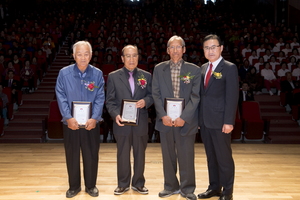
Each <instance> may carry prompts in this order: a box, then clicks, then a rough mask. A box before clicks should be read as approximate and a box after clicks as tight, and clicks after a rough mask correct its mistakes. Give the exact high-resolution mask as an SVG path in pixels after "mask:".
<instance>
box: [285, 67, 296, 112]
mask: <svg viewBox="0 0 300 200" xmlns="http://www.w3.org/2000/svg"><path fill="white" fill-rule="evenodd" d="M285 77H286V80H283V81H281V82H280V86H281V92H282V93H283V94H282V95H285V97H286V105H284V106H285V108H286V111H287V112H289V111H291V106H292V105H294V104H297V103H298V102H300V93H294V89H297V88H300V86H299V82H298V81H296V80H293V79H292V73H291V72H286V74H285Z"/></svg>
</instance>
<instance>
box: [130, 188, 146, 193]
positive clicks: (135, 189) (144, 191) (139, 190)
mask: <svg viewBox="0 0 300 200" xmlns="http://www.w3.org/2000/svg"><path fill="white" fill-rule="evenodd" d="M131 188H132V189H133V190H134V191H137V192H138V193H140V194H148V189H147V188H146V187H145V186H143V187H134V186H132V187H131Z"/></svg>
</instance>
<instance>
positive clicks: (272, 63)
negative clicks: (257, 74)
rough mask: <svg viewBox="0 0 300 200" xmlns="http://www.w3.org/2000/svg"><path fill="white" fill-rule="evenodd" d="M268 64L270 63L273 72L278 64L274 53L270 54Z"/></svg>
mask: <svg viewBox="0 0 300 200" xmlns="http://www.w3.org/2000/svg"><path fill="white" fill-rule="evenodd" d="M270 65H271V67H272V70H273V72H275V71H276V65H280V63H279V62H277V60H276V56H275V55H272V56H271V58H270Z"/></svg>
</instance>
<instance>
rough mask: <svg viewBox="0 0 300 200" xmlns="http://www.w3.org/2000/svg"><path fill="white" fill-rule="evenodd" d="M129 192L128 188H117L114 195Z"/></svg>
mask: <svg viewBox="0 0 300 200" xmlns="http://www.w3.org/2000/svg"><path fill="white" fill-rule="evenodd" d="M128 190H129V187H117V188H116V189H115V191H114V194H116V195H121V194H124V193H125V192H127V191H128Z"/></svg>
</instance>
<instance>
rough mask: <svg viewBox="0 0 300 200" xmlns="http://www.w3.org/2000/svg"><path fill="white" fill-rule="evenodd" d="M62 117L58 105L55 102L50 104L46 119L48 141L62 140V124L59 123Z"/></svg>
mask: <svg viewBox="0 0 300 200" xmlns="http://www.w3.org/2000/svg"><path fill="white" fill-rule="evenodd" d="M61 120H62V116H61V114H60V111H59V108H58V103H57V101H56V100H53V101H51V102H50V106H49V114H48V119H47V126H46V127H47V132H48V138H50V139H61V138H63V124H62V122H61Z"/></svg>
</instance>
